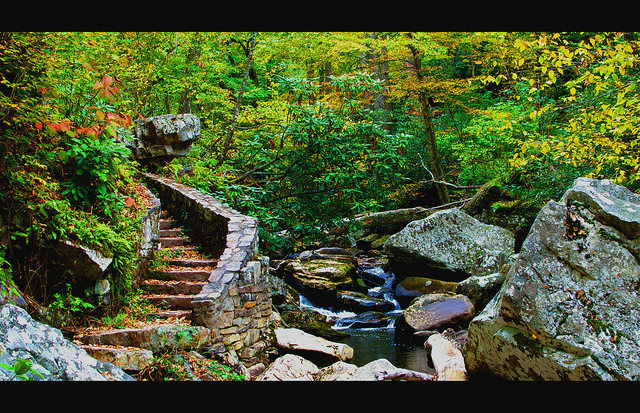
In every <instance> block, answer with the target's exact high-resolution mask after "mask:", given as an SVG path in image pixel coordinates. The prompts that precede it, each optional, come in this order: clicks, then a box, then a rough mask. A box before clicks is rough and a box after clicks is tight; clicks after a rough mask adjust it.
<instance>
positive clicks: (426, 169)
mask: <svg viewBox="0 0 640 413" xmlns="http://www.w3.org/2000/svg"><path fill="white" fill-rule="evenodd" d="M418 156H419V157H420V163H421V164H422V167H423V168H424V169H425V171H427V172H429V175H431V180H430V181H420V183H434V184H441V185H446V186H448V187H451V188H454V189H478V188H480V187H481V185H456V184H452V183H449V182H446V181H439V180H437V179H436V177H435V176H433V173H432V172H431V171H430V170H429V168H427V166H426V165H425V164H424V160H423V159H422V154H420V153H419V154H418Z"/></svg>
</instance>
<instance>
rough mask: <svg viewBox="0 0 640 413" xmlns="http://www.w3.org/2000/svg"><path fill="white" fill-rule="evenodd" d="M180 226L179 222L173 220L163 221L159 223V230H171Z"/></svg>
mask: <svg viewBox="0 0 640 413" xmlns="http://www.w3.org/2000/svg"><path fill="white" fill-rule="evenodd" d="M177 225H178V222H177V221H175V220H173V219H161V220H160V221H158V229H161V230H162V229H171V228H174V227H176V226H177Z"/></svg>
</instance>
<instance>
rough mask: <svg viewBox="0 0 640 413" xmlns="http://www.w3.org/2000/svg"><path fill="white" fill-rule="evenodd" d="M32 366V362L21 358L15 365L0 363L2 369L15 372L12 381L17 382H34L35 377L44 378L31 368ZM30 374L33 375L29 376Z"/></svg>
mask: <svg viewBox="0 0 640 413" xmlns="http://www.w3.org/2000/svg"><path fill="white" fill-rule="evenodd" d="M32 366H33V361H31V360H30V359H21V358H19V359H16V362H15V363H14V364H13V365H9V364H6V363H0V367H2V368H4V369H6V370H9V371H12V372H13V376H12V377H11V379H10V380H11V381H13V380H15V379H16V378H18V379H20V380H22V381H33V380H35V378H34V375H35V376H38V377H41V378H44V376H43V375H42V374H41V373H40V372H39V371H37V370H35V369H33V368H31V367H32ZM28 373H31V375H27V374H28Z"/></svg>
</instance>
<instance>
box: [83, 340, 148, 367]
mask: <svg viewBox="0 0 640 413" xmlns="http://www.w3.org/2000/svg"><path fill="white" fill-rule="evenodd" d="M80 347H82V348H83V349H84V350H85V351H86V352H87V353H88V354H89V355H90V356H91V357H93V358H94V359H96V360H100V361H102V362H109V363H113V364H115V365H116V366H118V367H120V368H121V369H122V370H125V371H140V370H142V369H143V368H145V367H146V366H148V365H149V364H151V363H152V362H153V352H152V351H151V350H146V349H142V348H137V347H108V346H95V345H82V346H80Z"/></svg>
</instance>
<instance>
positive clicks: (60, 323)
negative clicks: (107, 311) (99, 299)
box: [47, 284, 94, 328]
mask: <svg viewBox="0 0 640 413" xmlns="http://www.w3.org/2000/svg"><path fill="white" fill-rule="evenodd" d="M92 308H94V306H93V304H91V303H87V302H85V301H83V300H82V299H81V298H79V297H75V296H74V295H73V294H71V284H66V292H65V293H63V294H60V293H55V294H54V301H52V302H51V303H49V306H48V308H47V310H48V311H47V318H48V320H49V323H50V324H51V325H52V326H54V327H59V328H64V327H68V326H69V325H71V324H72V322H73V316H74V315H75V314H77V313H82V312H84V311H85V310H88V309H92Z"/></svg>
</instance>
